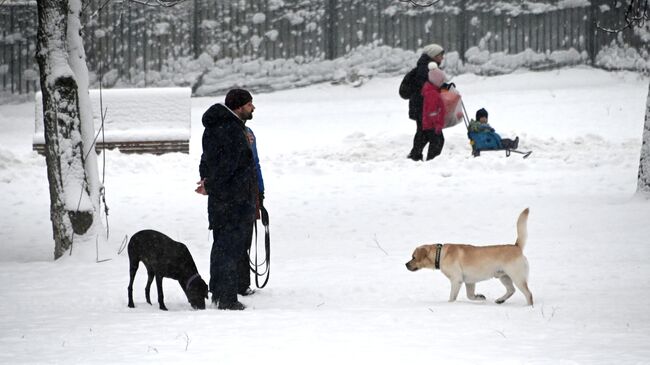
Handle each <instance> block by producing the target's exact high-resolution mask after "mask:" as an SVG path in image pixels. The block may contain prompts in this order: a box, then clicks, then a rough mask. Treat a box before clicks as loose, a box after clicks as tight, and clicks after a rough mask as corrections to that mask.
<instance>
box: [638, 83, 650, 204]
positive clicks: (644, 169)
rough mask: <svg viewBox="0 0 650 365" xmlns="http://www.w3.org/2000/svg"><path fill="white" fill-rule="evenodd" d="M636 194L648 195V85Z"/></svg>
mask: <svg viewBox="0 0 650 365" xmlns="http://www.w3.org/2000/svg"><path fill="white" fill-rule="evenodd" d="M637 192H638V193H650V85H648V99H647V101H646V107H645V123H644V124H643V142H642V144H641V159H640V161H639V179H638V184H637Z"/></svg>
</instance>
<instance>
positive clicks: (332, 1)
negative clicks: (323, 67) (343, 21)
mask: <svg viewBox="0 0 650 365" xmlns="http://www.w3.org/2000/svg"><path fill="white" fill-rule="evenodd" d="M336 2H337V0H327V8H326V9H325V12H326V14H327V15H326V16H325V19H326V21H327V24H326V25H325V44H326V45H325V59H327V60H333V59H335V58H336V56H337V54H336V36H337V35H338V30H337V26H336V19H337V18H338V17H337V14H336V11H337V10H336V8H337V6H336V5H337V4H336Z"/></svg>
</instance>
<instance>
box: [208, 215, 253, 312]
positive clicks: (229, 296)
mask: <svg viewBox="0 0 650 365" xmlns="http://www.w3.org/2000/svg"><path fill="white" fill-rule="evenodd" d="M233 218H234V219H233ZM241 218H242V217H241V216H239V217H237V214H224V215H220V219H219V220H218V222H215V224H214V226H213V231H212V234H213V237H214V242H213V243H212V251H211V253H210V291H212V301H213V302H216V301H217V300H218V301H219V302H220V303H222V304H226V305H227V304H230V303H234V302H236V301H237V290H238V284H239V274H238V270H237V266H238V263H239V262H240V261H241V259H242V255H244V254H245V252H246V251H245V250H246V247H247V245H248V244H250V239H249V233H248V232H249V231H250V227H251V226H252V225H253V220H254V219H255V218H254V216H250V217H249V218H247V219H241ZM247 241H248V242H247Z"/></svg>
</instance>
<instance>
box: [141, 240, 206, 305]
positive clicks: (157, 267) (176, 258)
mask: <svg viewBox="0 0 650 365" xmlns="http://www.w3.org/2000/svg"><path fill="white" fill-rule="evenodd" d="M128 251H129V273H130V274H131V278H130V280H129V287H128V291H129V308H134V307H135V305H134V304H133V279H135V273H136V272H137V271H138V266H139V265H140V261H142V262H143V263H144V266H145V267H146V268H147V274H148V275H149V278H148V279H147V287H146V288H145V289H144V294H145V296H146V298H147V303H149V304H151V299H149V289H150V288H151V282H152V281H153V278H154V276H155V277H156V288H157V289H158V304H159V305H160V309H162V310H164V311H166V310H167V307H165V303H164V302H163V288H162V279H163V277H165V278H171V279H175V280H178V283H179V284H180V285H181V288H183V292H185V295H186V296H187V300H188V301H189V302H190V304H191V305H192V308H194V309H205V299H207V298H208V285H207V284H206V283H205V281H203V279H201V276H200V275H199V273H198V270H197V269H196V264H195V263H194V260H193V259H192V255H191V254H190V251H189V250H188V249H187V246H185V245H184V244H182V243H180V242H176V241H174V240H172V239H171V238H169V237H167V236H165V235H164V234H162V233H160V232H157V231H154V230H144V231H140V232H138V233H136V234H134V235H133V237H131V240H129V247H128Z"/></svg>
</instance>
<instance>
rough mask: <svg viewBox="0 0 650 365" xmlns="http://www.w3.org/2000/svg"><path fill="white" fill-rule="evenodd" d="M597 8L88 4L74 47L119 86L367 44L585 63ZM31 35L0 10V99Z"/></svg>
mask: <svg viewBox="0 0 650 365" xmlns="http://www.w3.org/2000/svg"><path fill="white" fill-rule="evenodd" d="M597 2H598V1H597V0H592V1H591V5H586V6H578V7H573V8H562V9H559V8H555V9H553V10H549V11H546V12H544V13H525V12H520V13H517V14H510V13H507V12H503V11H501V12H498V11H494V10H490V9H479V7H478V6H476V4H480V3H481V2H480V1H479V2H473V3H472V2H471V1H470V0H456V1H450V2H449V3H450V4H453V6H450V7H447V8H444V9H436V8H435V7H434V8H427V9H425V10H414V9H413V8H412V7H409V6H408V5H405V4H403V3H400V2H397V1H396V0H374V1H360V0H322V1H305V0H283V1H281V2H279V1H273V0H261V1H220V0H191V1H186V2H184V3H182V4H180V5H178V6H176V7H173V8H162V9H161V8H153V7H146V6H141V5H138V4H136V3H133V2H129V1H110V2H108V3H107V2H106V0H91V1H88V2H86V9H85V11H84V16H85V19H84V20H83V24H84V29H83V32H84V34H83V37H84V45H85V48H86V54H87V58H88V67H89V69H90V70H91V71H96V72H99V71H101V72H102V73H103V74H106V73H109V72H111V73H112V77H113V78H114V79H119V80H121V81H122V82H124V83H136V80H135V78H136V77H138V75H142V74H143V73H144V74H145V75H146V73H147V71H149V70H155V71H161V70H163V69H164V68H166V67H170V65H172V64H173V63H174V62H178V60H181V59H183V58H188V57H189V58H197V57H198V56H199V55H201V54H207V55H209V56H210V57H212V58H213V59H225V58H251V59H252V58H264V59H278V58H294V57H302V58H303V59H304V60H305V61H309V60H314V59H334V58H337V57H340V56H342V55H344V54H346V53H347V52H349V51H350V50H352V49H354V48H355V47H358V46H361V45H366V44H371V43H374V44H380V45H388V46H392V47H397V48H403V49H409V50H416V49H418V48H420V47H422V46H424V45H426V44H428V43H432V42H436V43H440V44H443V45H444V46H445V48H446V49H447V50H448V51H458V52H459V54H460V56H461V58H463V56H464V55H465V51H466V50H468V49H469V48H470V47H473V46H477V45H480V46H481V48H482V49H486V50H488V51H490V52H506V53H510V54H516V53H519V52H522V51H524V50H526V49H532V50H533V51H536V52H546V51H550V52H553V51H556V50H568V49H571V48H573V49H575V50H577V51H579V52H582V51H585V52H587V54H589V56H590V57H591V60H592V61H593V59H594V57H595V55H596V54H597V53H598V51H599V50H600V49H601V48H602V47H603V46H606V45H608V44H609V43H610V42H611V41H612V40H613V39H615V38H616V36H617V35H616V34H610V33H606V32H603V31H600V30H599V29H598V28H597V27H596V24H597V23H600V24H602V25H605V26H615V25H616V23H613V22H615V21H616V19H622V16H621V14H620V11H621V10H620V9H608V10H607V11H603V10H602V9H603V8H602V7H600V6H598V4H597ZM100 7H102V8H100ZM36 31H37V11H36V6H35V4H33V3H32V4H25V5H17V4H5V5H0V35H1V36H2V37H1V38H0V78H1V79H2V83H1V85H2V89H1V90H0V91H3V92H9V93H18V94H20V93H30V92H33V91H35V90H37V89H38V88H39V84H38V67H37V64H36V62H35V59H34V54H35V49H36ZM619 36H620V37H621V38H622V39H625V41H626V42H628V43H630V44H631V45H632V46H636V47H639V48H644V47H647V45H645V44H643V43H642V42H641V41H640V40H638V37H635V36H634V35H633V33H632V31H630V30H628V31H626V32H623V33H622V34H621V35H619ZM144 82H145V84H146V78H145V80H144Z"/></svg>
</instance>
